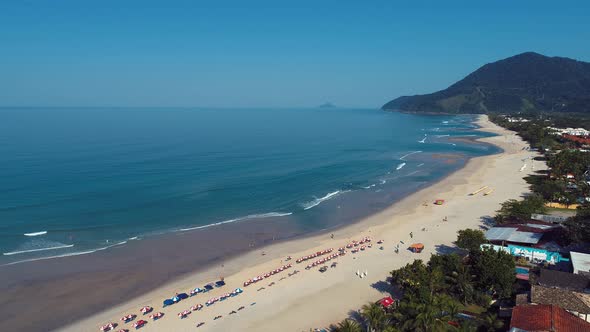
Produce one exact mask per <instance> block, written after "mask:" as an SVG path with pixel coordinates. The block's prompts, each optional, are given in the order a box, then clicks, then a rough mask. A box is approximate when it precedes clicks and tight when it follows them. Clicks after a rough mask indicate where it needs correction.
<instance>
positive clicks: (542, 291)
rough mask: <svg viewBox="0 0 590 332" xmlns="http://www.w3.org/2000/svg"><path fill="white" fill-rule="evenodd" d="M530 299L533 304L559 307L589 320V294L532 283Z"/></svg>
mask: <svg viewBox="0 0 590 332" xmlns="http://www.w3.org/2000/svg"><path fill="white" fill-rule="evenodd" d="M530 300H531V303H533V304H547V305H554V306H558V307H561V308H563V309H565V310H567V311H568V312H570V313H571V314H573V315H574V316H577V317H579V318H581V319H583V320H585V321H587V322H588V321H590V294H586V293H581V292H574V291H570V290H567V289H562V288H549V287H543V286H541V285H532V286H531V298H530ZM588 331H590V330H588Z"/></svg>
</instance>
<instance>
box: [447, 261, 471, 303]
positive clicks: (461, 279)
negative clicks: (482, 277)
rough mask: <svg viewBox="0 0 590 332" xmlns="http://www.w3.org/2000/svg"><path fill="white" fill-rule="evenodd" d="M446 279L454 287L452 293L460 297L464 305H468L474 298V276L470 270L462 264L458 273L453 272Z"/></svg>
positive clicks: (458, 268)
mask: <svg viewBox="0 0 590 332" xmlns="http://www.w3.org/2000/svg"><path fill="white" fill-rule="evenodd" d="M446 279H447V281H449V282H450V283H451V285H452V286H451V291H452V292H453V293H455V294H457V295H458V296H459V298H460V299H461V302H463V304H466V303H467V302H468V300H469V299H471V297H472V296H473V281H472V280H473V276H472V275H471V273H470V272H469V268H468V267H466V266H465V265H463V264H461V265H459V266H458V267H457V271H453V272H451V275H450V276H447V277H446Z"/></svg>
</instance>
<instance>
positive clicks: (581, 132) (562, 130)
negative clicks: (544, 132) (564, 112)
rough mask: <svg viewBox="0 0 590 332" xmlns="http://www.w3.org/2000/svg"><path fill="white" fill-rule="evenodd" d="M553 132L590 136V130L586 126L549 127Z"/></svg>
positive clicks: (556, 133)
mask: <svg viewBox="0 0 590 332" xmlns="http://www.w3.org/2000/svg"><path fill="white" fill-rule="evenodd" d="M548 129H550V130H551V131H553V134H555V135H563V134H567V135H572V136H590V131H588V130H586V129H584V128H553V127H549V128H548Z"/></svg>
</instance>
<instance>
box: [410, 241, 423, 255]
mask: <svg viewBox="0 0 590 332" xmlns="http://www.w3.org/2000/svg"><path fill="white" fill-rule="evenodd" d="M422 250H424V245H423V244H422V243H412V245H411V246H410V251H411V252H413V253H415V254H419V253H421V252H422Z"/></svg>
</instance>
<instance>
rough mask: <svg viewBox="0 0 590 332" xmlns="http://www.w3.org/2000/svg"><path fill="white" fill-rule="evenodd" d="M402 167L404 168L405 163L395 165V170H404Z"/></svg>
mask: <svg viewBox="0 0 590 332" xmlns="http://www.w3.org/2000/svg"><path fill="white" fill-rule="evenodd" d="M404 166H406V163H401V164H399V165H397V167H396V169H395V170H396V171H399V170H400V169H402V168H404Z"/></svg>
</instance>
